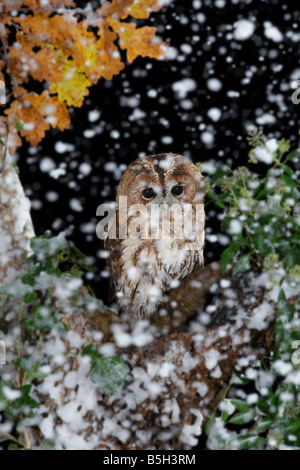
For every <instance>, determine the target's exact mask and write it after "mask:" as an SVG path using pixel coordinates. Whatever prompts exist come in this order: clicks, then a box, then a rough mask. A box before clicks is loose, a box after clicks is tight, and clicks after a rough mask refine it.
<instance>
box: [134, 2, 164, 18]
mask: <svg viewBox="0 0 300 470" xmlns="http://www.w3.org/2000/svg"><path fill="white" fill-rule="evenodd" d="M162 7H163V5H162V4H161V3H160V2H158V1H157V0H135V2H134V3H133V5H132V7H131V9H130V10H129V13H128V14H129V15H130V16H133V17H134V18H137V19H146V18H149V16H150V14H151V12H152V11H155V12H157V11H159V10H161V9H162Z"/></svg>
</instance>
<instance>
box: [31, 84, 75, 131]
mask: <svg viewBox="0 0 300 470" xmlns="http://www.w3.org/2000/svg"><path fill="white" fill-rule="evenodd" d="M36 104H37V106H38V109H39V112H40V113H41V115H42V116H44V117H46V119H47V121H48V123H49V124H50V125H51V126H52V127H54V128H55V127H58V128H59V129H60V130H61V131H64V130H65V129H68V127H69V126H70V123H71V120H70V115H69V111H68V108H67V106H66V104H65V103H61V102H60V101H59V99H58V97H57V96H50V95H49V92H48V90H45V91H43V93H42V94H41V96H39V97H38V98H37V100H36Z"/></svg>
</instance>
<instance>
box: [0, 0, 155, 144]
mask: <svg viewBox="0 0 300 470" xmlns="http://www.w3.org/2000/svg"><path fill="white" fill-rule="evenodd" d="M0 3H1V5H0V36H1V40H2V44H1V46H2V52H3V55H2V57H1V60H0V80H4V79H7V77H8V78H9V80H6V86H7V93H6V95H7V97H8V108H7V109H6V110H5V111H4V116H3V113H2V116H1V117H0V135H1V134H2V135H5V132H6V126H5V123H6V124H8V125H9V129H10V132H9V145H10V147H9V148H10V151H11V152H14V150H15V146H16V145H21V140H20V137H19V134H18V131H19V133H20V135H21V136H22V137H24V138H25V139H26V140H27V141H28V142H29V143H30V144H31V145H37V144H38V143H39V142H40V141H41V140H42V139H43V137H44V136H45V132H46V131H47V130H49V129H50V128H51V127H52V128H59V129H60V130H61V131H63V130H65V129H67V128H68V127H69V125H70V115H69V112H68V106H75V107H80V106H82V104H83V101H84V98H85V97H86V96H88V94H89V88H90V87H91V85H92V84H95V83H97V82H98V80H99V79H100V78H104V79H105V80H111V79H112V78H113V76H114V75H118V74H119V73H120V72H121V71H122V70H123V69H124V67H125V64H124V62H123V61H122V57H121V54H120V49H126V50H127V58H128V61H129V62H132V61H133V60H134V59H135V58H136V57H138V56H142V57H151V58H156V59H160V58H161V57H162V56H163V54H164V43H162V42H161V41H160V40H158V39H157V38H156V37H155V33H156V28H153V27H148V26H144V27H141V28H138V27H137V25H136V24H135V23H130V22H128V20H129V21H130V18H135V19H145V18H148V17H149V14H150V12H151V11H159V10H160V9H161V8H162V6H163V3H162V2H161V1H159V0H112V1H107V2H101V3H102V6H101V8H98V9H96V10H95V11H94V12H93V14H91V12H90V10H89V11H87V10H86V13H85V10H82V9H81V10H80V16H78V15H77V13H78V11H79V10H75V8H74V7H76V2H75V1H72V0H48V1H47V2H45V0H13V2H12V0H3V1H2V2H0ZM12 3H13V8H14V9H12ZM59 7H64V8H61V9H60V8H59ZM122 20H125V21H122ZM11 38H14V39H13V43H11V44H10V43H9V42H10V40H11ZM34 81H38V82H40V83H41V84H42V85H43V89H42V91H41V92H40V94H38V93H35V92H33V91H31V92H30V91H28V90H26V89H24V88H23V87H22V85H23V84H28V85H27V86H32V82H34ZM33 86H35V85H33ZM34 89H35V90H36V89H37V88H36V87H35V88H34ZM0 112H1V108H0ZM1 120H2V121H1ZM18 123H23V127H20V125H19V124H18Z"/></svg>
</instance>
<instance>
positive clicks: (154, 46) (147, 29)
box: [107, 18, 166, 63]
mask: <svg viewBox="0 0 300 470" xmlns="http://www.w3.org/2000/svg"><path fill="white" fill-rule="evenodd" d="M107 21H108V22H109V24H110V26H111V27H112V28H113V30H114V31H115V32H116V33H118V34H119V36H120V47H121V49H127V59H128V61H129V62H130V63H131V62H133V61H134V59H136V57H137V56H139V55H140V56H142V57H152V58H153V59H161V58H162V57H163V55H164V50H163V46H166V45H165V44H164V43H163V42H162V41H158V40H157V38H156V37H155V33H156V28H154V27H151V26H144V27H143V28H136V26H135V25H134V24H132V23H120V22H119V21H118V20H114V19H112V18H109V19H108V20H107Z"/></svg>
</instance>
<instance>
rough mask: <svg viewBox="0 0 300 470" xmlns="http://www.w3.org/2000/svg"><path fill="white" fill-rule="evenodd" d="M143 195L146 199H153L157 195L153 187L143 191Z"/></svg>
mask: <svg viewBox="0 0 300 470" xmlns="http://www.w3.org/2000/svg"><path fill="white" fill-rule="evenodd" d="M142 195H143V198H144V199H152V198H153V197H154V196H156V193H155V192H154V191H153V189H152V188H147V189H144V190H143V191H142Z"/></svg>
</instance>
